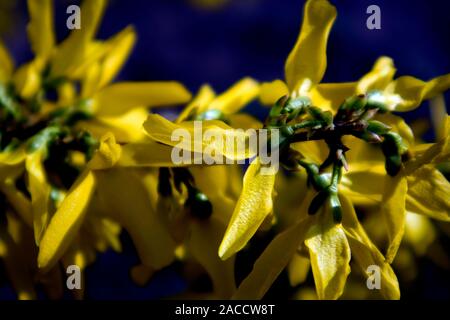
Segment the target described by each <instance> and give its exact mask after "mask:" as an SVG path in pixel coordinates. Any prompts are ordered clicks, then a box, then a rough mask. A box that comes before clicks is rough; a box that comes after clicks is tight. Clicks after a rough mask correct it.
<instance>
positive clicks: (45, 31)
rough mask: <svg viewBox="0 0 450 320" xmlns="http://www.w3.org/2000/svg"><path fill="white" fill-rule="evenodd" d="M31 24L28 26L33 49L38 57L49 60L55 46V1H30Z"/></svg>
mask: <svg viewBox="0 0 450 320" xmlns="http://www.w3.org/2000/svg"><path fill="white" fill-rule="evenodd" d="M27 3H28V12H29V14H30V22H29V23H28V26H27V31H28V37H29V39H30V43H31V48H32V49H33V52H34V54H35V55H37V56H41V57H43V58H47V57H48V56H49V54H50V53H51V52H52V50H53V46H54V45H55V34H54V31H53V1H52V0H28V1H27Z"/></svg>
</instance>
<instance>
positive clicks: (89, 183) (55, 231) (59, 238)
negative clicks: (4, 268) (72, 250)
mask: <svg viewBox="0 0 450 320" xmlns="http://www.w3.org/2000/svg"><path fill="white" fill-rule="evenodd" d="M94 188H95V178H94V175H93V173H92V172H91V171H90V170H86V171H84V172H83V173H82V174H81V175H80V176H79V177H78V179H77V180H76V181H75V183H74V184H73V186H72V187H71V188H70V190H69V192H68V193H67V196H66V197H65V199H64V200H63V202H62V204H61V206H60V207H59V208H58V210H57V211H56V213H55V214H54V215H53V217H52V219H51V220H50V223H49V225H48V228H47V230H46V231H45V233H44V236H43V237H42V240H41V243H40V247H39V255H38V266H39V268H42V269H44V270H47V269H50V268H51V267H52V266H54V265H55V263H56V262H57V261H58V260H59V258H61V256H62V255H63V254H64V252H65V251H66V249H67V248H68V247H69V245H70V244H71V242H72V240H73V238H74V237H75V235H76V234H77V232H78V230H79V229H80V226H81V224H82V222H83V219H84V216H85V213H86V210H87V208H88V205H89V202H90V200H91V196H92V194H93V192H94Z"/></svg>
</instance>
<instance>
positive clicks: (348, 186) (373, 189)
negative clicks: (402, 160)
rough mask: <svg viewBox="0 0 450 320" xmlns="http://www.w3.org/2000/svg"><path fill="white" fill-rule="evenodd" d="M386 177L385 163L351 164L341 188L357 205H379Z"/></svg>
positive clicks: (343, 178)
mask: <svg viewBox="0 0 450 320" xmlns="http://www.w3.org/2000/svg"><path fill="white" fill-rule="evenodd" d="M385 176H386V170H385V168H384V163H383V162H375V161H366V162H356V163H352V162H350V169H349V171H348V172H345V173H344V175H343V177H342V180H341V184H340V187H339V188H340V190H341V191H342V193H343V194H345V195H346V196H347V197H349V198H350V199H351V200H352V202H353V203H354V204H355V205H374V204H378V203H379V202H380V201H381V197H382V194H383V183H384V178H385Z"/></svg>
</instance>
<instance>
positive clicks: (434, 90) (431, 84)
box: [388, 74, 450, 111]
mask: <svg viewBox="0 0 450 320" xmlns="http://www.w3.org/2000/svg"><path fill="white" fill-rule="evenodd" d="M449 88H450V74H446V75H443V76H440V77H436V78H434V79H431V80H430V81H428V82H425V81H422V80H419V79H417V78H414V77H410V76H404V77H400V78H398V79H396V80H395V81H394V82H393V83H392V84H391V85H390V86H389V88H388V91H389V92H390V93H391V94H394V95H398V96H399V97H400V99H399V103H398V104H397V105H396V106H395V111H410V110H413V109H415V108H417V107H418V106H419V105H420V104H421V103H422V101H423V100H428V99H431V98H433V97H435V96H436V95H438V94H440V93H443V92H445V91H447V90H448V89H449Z"/></svg>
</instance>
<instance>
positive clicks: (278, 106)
mask: <svg viewBox="0 0 450 320" xmlns="http://www.w3.org/2000/svg"><path fill="white" fill-rule="evenodd" d="M288 99H289V97H288V96H287V95H286V96H282V97H281V98H280V99H278V100H277V102H275V104H274V106H273V107H272V108H270V112H269V118H277V117H278V116H279V115H280V114H281V111H282V110H283V108H284V106H285V104H286V102H287V101H288Z"/></svg>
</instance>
